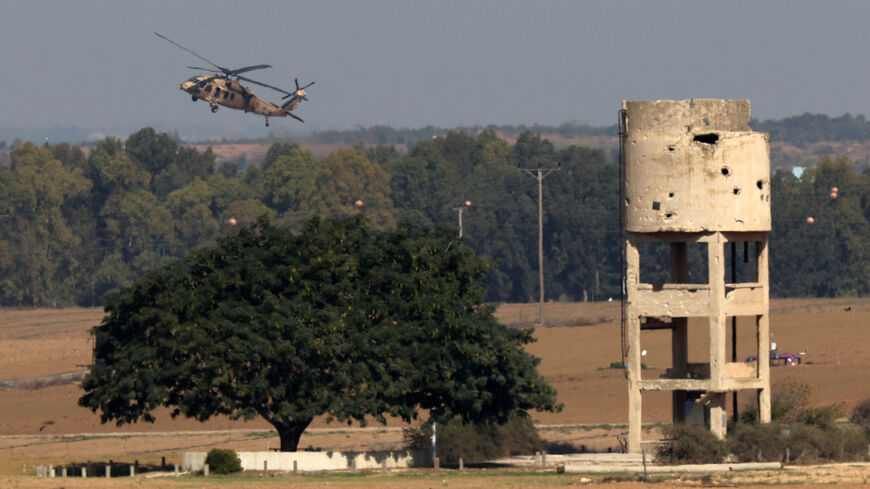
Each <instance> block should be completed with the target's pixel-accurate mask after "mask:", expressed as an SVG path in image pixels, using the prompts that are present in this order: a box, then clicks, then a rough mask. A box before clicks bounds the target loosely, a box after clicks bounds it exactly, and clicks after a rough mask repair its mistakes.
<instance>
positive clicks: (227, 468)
mask: <svg viewBox="0 0 870 489" xmlns="http://www.w3.org/2000/svg"><path fill="white" fill-rule="evenodd" d="M205 464H206V465H208V466H209V468H210V469H211V471H212V472H214V473H215V474H232V473H233V472H241V470H242V461H241V460H239V456H238V455H237V454H236V451H235V450H231V449H228V448H212V449H211V450H210V451H209V452H208V455H206V456H205Z"/></svg>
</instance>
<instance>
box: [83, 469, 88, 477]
mask: <svg viewBox="0 0 870 489" xmlns="http://www.w3.org/2000/svg"><path fill="white" fill-rule="evenodd" d="M87 477H88V469H87V468H85V467H82V479H85V478H87Z"/></svg>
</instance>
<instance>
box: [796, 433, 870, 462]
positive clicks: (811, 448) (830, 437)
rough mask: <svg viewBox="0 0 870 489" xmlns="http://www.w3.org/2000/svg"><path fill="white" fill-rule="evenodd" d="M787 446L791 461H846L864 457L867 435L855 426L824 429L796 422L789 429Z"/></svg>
mask: <svg viewBox="0 0 870 489" xmlns="http://www.w3.org/2000/svg"><path fill="white" fill-rule="evenodd" d="M788 446H789V450H790V455H789V462H794V463H799V464H800V463H803V464H808V463H817V462H826V461H834V460H836V461H842V462H845V461H853V460H862V459H863V458H864V455H865V453H866V450H867V439H866V438H865V436H864V434H863V433H862V432H861V431H860V430H858V429H856V428H854V427H847V428H838V427H832V428H827V429H825V428H821V427H819V426H815V425H795V426H793V427H792V428H791V430H790V432H789V436H788Z"/></svg>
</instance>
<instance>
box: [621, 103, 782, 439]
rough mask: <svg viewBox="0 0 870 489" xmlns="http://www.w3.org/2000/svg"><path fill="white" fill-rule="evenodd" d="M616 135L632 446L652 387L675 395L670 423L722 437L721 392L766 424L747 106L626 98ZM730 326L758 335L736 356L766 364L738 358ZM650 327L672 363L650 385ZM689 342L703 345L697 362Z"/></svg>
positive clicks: (763, 272)
mask: <svg viewBox="0 0 870 489" xmlns="http://www.w3.org/2000/svg"><path fill="white" fill-rule="evenodd" d="M620 129H621V131H620V132H621V140H620V143H621V149H622V161H621V162H620V163H621V166H622V168H621V170H622V225H623V232H624V240H623V246H624V250H623V251H624V254H625V255H624V256H625V268H624V273H625V275H624V287H625V301H624V304H623V324H622V328H623V331H622V332H623V354H624V355H625V357H626V363H627V364H628V369H627V377H628V399H629V413H628V419H629V423H628V425H629V434H628V440H627V444H628V450H629V451H630V452H640V450H641V442H642V439H641V438H642V437H641V433H642V421H643V417H642V405H643V395H644V393H645V392H648V391H670V392H671V398H672V401H673V419H674V421H675V422H678V421H686V420H687V418H694V419H697V420H704V421H703V422H706V423H707V424H708V425H709V427H710V429H711V430H712V431H713V433H714V434H716V435H717V436H719V437H720V438H721V437H724V436H725V431H726V427H727V419H726V394H727V393H736V392H737V391H741V390H745V391H751V392H752V393H753V394H754V395H756V396H757V403H758V409H759V411H758V412H759V416H760V418H761V421H762V422H768V421H770V370H769V363H768V361H767V358H768V355H769V337H768V334H769V318H768V312H769V311H768V310H769V308H768V295H769V287H768V243H767V232H768V231H770V158H769V153H770V149H769V141H768V137H767V134H763V133H756V132H752V130H751V129H750V128H749V101H747V100H731V101H724V100H709V99H693V100H679V101H674V100H659V101H655V102H652V101H626V102H623V110H622V111H621V128H620ZM738 250H739V253H738ZM738 254H739V255H742V256H741V257H742V260H738V259H737V256H738ZM740 262H742V263H740ZM738 267H739V269H740V274H739V277H738V274H737V273H736V270H737V268H738ZM663 270H665V271H667V270H669V273H667V272H665V273H661V272H662V271H663ZM729 270H730V273H729ZM689 318H693V319H692V320H691V322H690V321H689ZM737 318H740V321H741V324H749V325H750V329H751V330H754V331H752V333H753V334H752V335H753V336H754V338H753V344H754V347H753V348H752V350H753V351H749V352H741V355H742V356H743V357H744V358H745V357H747V356H750V355H755V356H756V357H757V358H760V359H761V361H758V362H751V363H744V362H743V358H739V357H737V348H736V345H737V341H736V331H737V326H736V325H737ZM729 325H730V326H731V328H730V329H731V335H730V336H731V338H730V340H731V341H730V345H729V327H728V326H729ZM743 329H744V331H743V332H742V333H743V334H744V335H748V334H749V333H748V332H747V331H745V328H743ZM648 330H670V339H671V365H670V368H668V369H667V371H666V373H665V374H664V375H661V376H659V377H656V378H647V377H645V376H644V371H643V370H642V369H641V352H642V351H643V349H644V346H643V344H642V340H643V339H644V336H648V335H644V334H642V332H644V331H648ZM690 335H691V336H692V337H693V338H696V337H700V341H698V342H693V344H695V343H700V344H704V345H706V344H709V355H708V352H707V351H706V348H705V349H704V351H703V352H702V353H701V354H700V357H699V358H696V359H695V360H700V361H694V362H690V359H689V340H688V339H689V337H690ZM696 335H699V336H696ZM729 349H730V358H729V355H728V353H729ZM696 356H697V354H696ZM735 399H736V398H735ZM735 405H736V401H735ZM699 413H701V414H699Z"/></svg>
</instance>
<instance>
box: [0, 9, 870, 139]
mask: <svg viewBox="0 0 870 489" xmlns="http://www.w3.org/2000/svg"><path fill="white" fill-rule="evenodd" d="M868 21H870V2H866V1H837V2H823V1H804V0H790V1H776V2H774V1H758V0H753V1H737V2H735V1H729V2H712V1H709V2H708V1H685V2H676V1H649V0H638V1H601V2H581V1H537V2H530V1H528V0H521V1H504V0H500V1H473V0H465V1H409V0H399V1H365V2H362V1H356V2H351V1H341V2H330V1H313V0H307V1H304V2H290V1H281V0H264V1H241V0H237V1H232V2H228V1H220V0H212V1H209V2H187V1H178V0H173V1H135V2H134V1H118V0H90V1H70V0H67V1H37V0H28V1H11V0H8V1H3V2H2V3H0V60H2V64H0V88H2V90H0V127H3V126H6V127H9V126H24V127H51V126H73V125H75V126H79V127H82V128H89V129H94V130H96V129H105V128H110V127H114V126H124V127H134V128H135V127H143V126H146V125H155V126H159V127H163V128H167V127H170V128H176V129H178V130H179V131H180V132H182V134H184V133H185V127H192V126H197V125H207V126H210V127H213V128H215V130H216V131H218V132H219V133H225V135H226V136H227V137H231V136H233V135H235V134H236V133H238V132H239V131H240V130H247V131H250V130H253V131H255V133H260V134H261V135H265V134H267V130H266V129H265V128H264V127H263V119H262V117H256V116H252V115H250V114H247V115H246V114H243V113H241V112H235V111H231V110H229V109H226V108H224V109H222V110H220V111H219V112H218V113H217V114H211V113H210V112H209V111H208V106H207V104H205V103H203V102H197V103H192V102H191V101H190V97H189V96H187V95H186V94H184V93H182V92H181V91H180V90H179V88H178V87H179V84H180V83H181V81H183V80H185V79H186V78H188V77H190V76H191V75H193V74H196V72H195V71H194V70H189V69H188V68H187V66H188V65H200V66H201V65H202V64H203V62H202V61H200V60H199V59H197V58H195V57H193V56H192V55H190V54H188V53H186V52H184V51H182V50H180V49H178V48H176V47H174V46H172V45H171V44H169V43H167V42H166V41H164V40H162V39H159V38H158V37H156V36H155V35H154V34H153V31H157V32H160V33H161V34H164V35H166V36H167V37H170V38H172V39H173V40H175V41H176V42H178V43H180V44H182V45H185V46H187V47H189V48H191V49H193V50H194V51H197V52H199V53H200V54H202V55H203V56H205V57H206V58H209V59H211V60H212V61H215V62H216V63H218V64H220V65H223V66H228V67H231V68H235V67H241V66H245V65H251V64H260V63H268V64H271V65H272V66H273V68H272V69H270V70H264V71H258V72H252V73H249V74H248V75H249V76H250V77H252V78H255V79H258V80H261V81H264V82H266V83H270V84H273V85H279V86H284V87H289V86H290V85H291V84H292V79H293V78H294V77H298V78H299V79H300V81H301V82H308V81H312V80H314V81H316V82H317V84H316V85H315V86H313V87H311V89H310V90H309V98H310V102H308V103H304V102H303V104H302V105H300V107H299V108H298V109H297V114H299V115H300V116H301V117H303V118H304V119H305V120H306V124H305V125H304V126H303V125H301V124H299V123H298V122H296V121H294V120H292V119H289V118H287V119H273V121H272V123H273V127H276V126H280V127H285V128H291V129H294V130H311V129H342V128H351V127H353V126H355V125H366V126H368V125H374V124H387V125H391V126H395V127H420V126H425V125H430V124H431V125H435V126H445V127H451V126H458V125H475V124H520V123H524V124H533V123H540V124H550V125H558V124H560V123H562V122H566V121H576V122H582V123H589V124H593V125H610V124H613V123H614V121H615V120H616V111H617V110H618V109H619V108H620V104H621V101H622V100H624V99H668V98H676V99H683V98H692V97H704V98H726V99H727V98H748V99H750V100H751V102H752V111H753V115H754V116H755V117H757V118H760V119H768V118H780V117H785V116H791V115H798V114H801V113H803V112H813V113H824V114H829V115H834V116H835V115H841V114H843V113H845V112H850V113H852V114H870V83H868V82H870V49H868V48H870V43H868V40H870V33H868V32H870V31H868V28H867V24H868ZM254 88H255V91H256V92H257V94H258V95H260V96H262V97H264V98H266V99H268V100H272V101H277V100H278V99H279V97H280V94H277V93H271V92H270V91H269V90H268V89H264V88H258V87H254Z"/></svg>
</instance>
